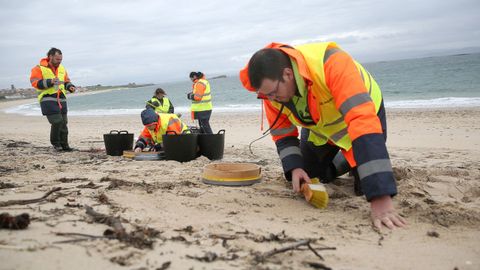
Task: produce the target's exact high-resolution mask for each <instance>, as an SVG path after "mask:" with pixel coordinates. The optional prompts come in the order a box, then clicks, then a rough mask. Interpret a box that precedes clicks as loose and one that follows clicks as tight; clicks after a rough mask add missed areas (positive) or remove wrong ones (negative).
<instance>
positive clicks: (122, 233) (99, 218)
mask: <svg viewBox="0 0 480 270" xmlns="http://www.w3.org/2000/svg"><path fill="white" fill-rule="evenodd" d="M85 209H86V210H87V215H89V216H91V217H93V221H95V222H97V223H102V224H106V225H108V226H110V227H112V228H113V233H114V235H115V238H117V239H118V240H120V241H122V240H125V239H126V238H127V236H128V234H127V232H126V230H125V228H124V227H123V225H122V223H121V222H120V220H119V219H118V218H116V217H111V216H107V215H104V214H101V213H98V212H96V211H95V210H93V208H92V207H90V206H88V205H86V206H85Z"/></svg>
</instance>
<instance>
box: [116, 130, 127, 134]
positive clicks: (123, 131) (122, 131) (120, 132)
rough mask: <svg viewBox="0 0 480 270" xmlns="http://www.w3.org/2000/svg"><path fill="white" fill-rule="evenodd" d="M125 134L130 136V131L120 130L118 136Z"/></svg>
mask: <svg viewBox="0 0 480 270" xmlns="http://www.w3.org/2000/svg"><path fill="white" fill-rule="evenodd" d="M123 133H125V134H128V130H120V131H119V132H118V134H123Z"/></svg>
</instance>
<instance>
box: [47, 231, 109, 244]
mask: <svg viewBox="0 0 480 270" xmlns="http://www.w3.org/2000/svg"><path fill="white" fill-rule="evenodd" d="M55 235H58V236H73V237H76V236H78V237H82V238H75V239H69V240H62V241H55V242H53V244H67V243H76V242H82V241H87V240H91V239H104V238H109V237H106V236H103V235H100V236H99V235H91V234H85V233H63V232H56V233H55Z"/></svg>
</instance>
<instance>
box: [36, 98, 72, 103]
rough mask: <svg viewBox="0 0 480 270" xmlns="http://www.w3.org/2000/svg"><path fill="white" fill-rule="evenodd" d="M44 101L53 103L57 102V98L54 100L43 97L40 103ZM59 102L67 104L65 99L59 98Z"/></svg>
mask: <svg viewBox="0 0 480 270" xmlns="http://www.w3.org/2000/svg"><path fill="white" fill-rule="evenodd" d="M44 101H55V102H57V98H54V97H43V98H42V100H41V101H40V102H44ZM60 102H67V99H66V98H61V99H60Z"/></svg>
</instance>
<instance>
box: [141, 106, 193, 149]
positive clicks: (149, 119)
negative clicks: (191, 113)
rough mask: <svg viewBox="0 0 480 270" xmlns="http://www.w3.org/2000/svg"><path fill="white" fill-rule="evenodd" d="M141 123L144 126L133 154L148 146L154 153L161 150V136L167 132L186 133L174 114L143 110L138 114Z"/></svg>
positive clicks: (184, 126)
mask: <svg viewBox="0 0 480 270" xmlns="http://www.w3.org/2000/svg"><path fill="white" fill-rule="evenodd" d="M140 116H141V118H142V123H143V125H144V126H145V127H144V128H143V130H142V133H141V134H140V136H139V137H138V140H137V142H136V143H135V152H142V150H143V149H144V148H145V147H147V146H149V147H150V149H153V150H154V151H160V150H162V148H163V147H162V136H163V135H165V134H167V132H169V131H173V132H175V133H177V134H180V133H183V132H188V129H187V126H186V125H185V124H183V123H182V121H181V120H180V119H179V118H178V117H177V115H175V114H171V113H160V114H157V113H156V112H155V111H154V110H152V109H145V110H143V111H142V113H141V114H140Z"/></svg>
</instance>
